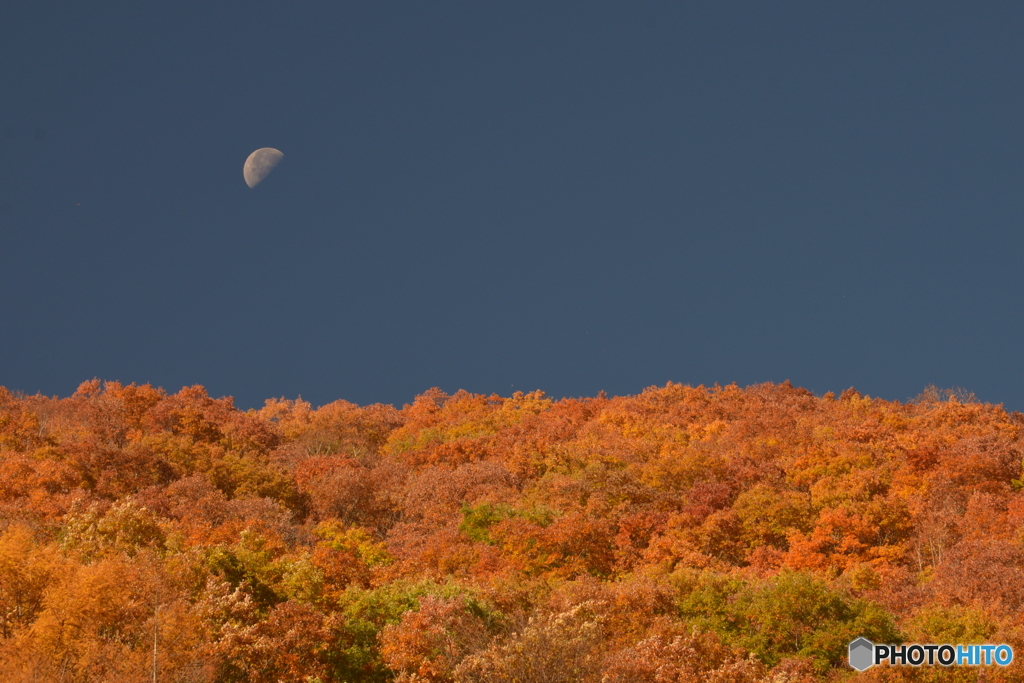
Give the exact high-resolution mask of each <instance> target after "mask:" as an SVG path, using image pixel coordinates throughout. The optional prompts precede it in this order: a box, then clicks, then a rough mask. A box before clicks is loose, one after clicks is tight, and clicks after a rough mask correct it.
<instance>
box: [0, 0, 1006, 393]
mask: <svg viewBox="0 0 1024 683" xmlns="http://www.w3.org/2000/svg"><path fill="white" fill-rule="evenodd" d="M77 4H78V7H74V6H72V5H71V4H67V3H64V4H62V5H61V6H60V7H59V9H58V6H56V5H51V4H49V3H28V2H26V3H8V5H10V6H9V7H5V8H4V9H3V10H2V11H0V385H4V386H7V387H8V388H10V389H17V390H22V391H26V392H31V393H34V392H36V391H42V392H44V393H46V394H60V395H66V394H68V393H70V392H71V391H73V390H74V388H75V387H76V386H77V385H78V384H79V383H80V382H81V381H83V380H85V379H89V378H92V377H99V378H101V379H110V380H120V381H122V382H151V383H153V384H157V385H160V386H163V387H164V388H166V389H168V390H170V391H176V390H177V389H178V388H180V387H181V386H183V385H190V384H194V383H200V384H204V385H206V387H207V389H208V390H209V391H210V393H211V394H214V395H218V396H219V395H232V396H234V397H235V398H236V401H237V403H238V404H239V405H241V406H243V407H253V406H259V405H262V402H263V400H264V399H265V398H268V397H272V396H287V397H294V396H296V395H299V394H301V395H302V396H303V397H304V398H306V399H307V400H310V401H312V402H313V403H314V404H322V403H325V402H328V401H331V400H334V399H337V398H345V399H348V400H351V401H355V402H358V403H368V402H375V401H382V402H386V403H396V404H399V405H400V404H402V403H405V402H409V401H410V400H411V399H412V398H413V397H414V396H415V395H416V394H418V393H421V392H422V391H424V390H425V389H427V388H429V387H431V386H440V387H441V388H442V389H445V390H446V391H454V390H456V389H459V388H464V389H467V390H469V391H473V392H486V393H490V392H497V393H499V394H502V395H508V394H510V393H511V392H513V391H516V390H532V389H536V388H540V389H544V390H545V391H547V392H548V393H549V394H552V395H554V396H565V395H570V396H578V395H593V394H595V393H596V392H597V391H599V390H601V389H604V390H606V391H608V392H609V393H611V394H625V393H636V392H638V391H640V390H642V389H643V388H644V387H646V386H650V385H653V384H664V383H665V382H667V381H669V380H671V381H677V382H684V383H688V384H699V383H705V384H710V383H714V382H720V383H723V384H724V383H728V382H733V381H736V382H739V383H740V384H741V385H746V384H752V383H756V382H763V381H782V380H784V379H787V378H788V379H790V380H792V381H793V383H794V384H798V385H801V386H805V387H807V388H809V389H811V390H813V391H815V392H817V393H823V392H825V391H829V390H835V391H841V390H842V389H844V388H846V387H848V386H851V385H853V386H856V387H857V388H858V389H860V390H861V391H862V392H865V393H868V394H871V395H877V396H882V397H885V398H893V399H900V400H902V399H906V398H909V397H912V396H914V395H916V394H917V393H919V392H920V391H921V390H922V388H923V387H924V386H925V385H927V384H930V383H934V384H937V385H939V386H943V387H952V386H961V387H964V388H967V389H969V390H972V391H974V392H975V393H976V394H977V395H978V396H979V398H981V399H982V400H985V401H991V402H997V403H1005V404H1006V406H1007V408H1009V409H1015V410H1024V354H1022V350H1021V349H1022V344H1021V340H1022V338H1024V315H1022V311H1021V301H1022V298H1021V292H1022V291H1024V269H1022V267H1021V257H1020V255H1021V253H1022V249H1024V234H1022V219H1024V202H1022V200H1024V194H1022V181H1024V134H1022V126H1024V70H1022V68H1021V65H1022V64H1024V21H1022V20H1024V5H1022V4H1021V3H1020V2H1004V3H957V4H955V5H954V4H949V3H940V2H934V1H933V2H919V3H907V2H892V1H891V0H887V1H885V2H859V3H843V4H845V5H847V6H845V7H843V6H841V4H840V3H821V2H789V3H781V4H780V3H764V2H758V3H754V2H750V3H730V2H715V3H679V2H668V3H645V4H644V5H643V6H642V7H638V6H636V5H637V4H636V3H600V2H587V3H568V2H563V3H526V2H515V3H490V2H488V3H481V2H472V3H440V5H443V6H442V7H439V6H437V5H439V3H421V2H407V3H394V2H374V3H318V4H317V6H316V7H314V6H312V5H313V3H301V4H296V3H275V4H270V3H260V2H247V3H232V6H231V7H226V6H222V5H223V3H160V5H162V6H156V5H154V6H151V5H150V4H149V3H124V4H116V5H115V4H112V3H108V2H90V3H77ZM321 6H324V7H321ZM265 146H270V147H276V148H278V149H280V150H281V151H283V152H284V154H285V158H284V161H283V162H282V163H281V165H280V166H278V168H277V169H276V170H275V171H274V172H273V174H271V176H270V177H269V178H268V179H267V180H266V181H264V182H263V184H261V185H260V186H258V187H257V188H256V189H254V190H250V189H249V188H248V187H247V186H246V185H245V182H244V181H243V179H242V164H243V162H244V161H245V159H246V157H247V156H248V154H249V153H250V152H252V151H253V150H254V149H256V148H258V147H265Z"/></svg>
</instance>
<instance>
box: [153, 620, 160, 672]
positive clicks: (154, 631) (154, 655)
mask: <svg viewBox="0 0 1024 683" xmlns="http://www.w3.org/2000/svg"><path fill="white" fill-rule="evenodd" d="M159 613H160V607H158V606H157V607H154V608H153V683H157V680H156V636H157V627H158V626H159V623H160V622H159V621H158V620H157V615H159Z"/></svg>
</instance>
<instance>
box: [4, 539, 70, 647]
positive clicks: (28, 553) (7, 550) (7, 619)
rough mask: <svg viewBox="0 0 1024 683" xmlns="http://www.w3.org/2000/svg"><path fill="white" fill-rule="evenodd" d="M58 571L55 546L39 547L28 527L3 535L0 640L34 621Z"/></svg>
mask: <svg viewBox="0 0 1024 683" xmlns="http://www.w3.org/2000/svg"><path fill="white" fill-rule="evenodd" d="M58 570H59V563H58V561H57V557H56V553H55V551H54V549H53V548H47V547H40V546H38V545H37V544H36V542H35V539H34V538H33V534H32V532H31V531H30V530H29V529H28V528H27V527H24V526H12V527H9V528H8V529H7V531H5V532H4V533H3V535H2V536H0V639H3V638H10V637H12V636H13V635H14V634H15V633H16V632H17V631H18V630H19V629H22V628H24V627H26V626H27V625H29V624H31V623H32V621H33V620H34V619H35V616H36V613H37V612H38V611H39V610H40V609H41V608H42V602H43V595H44V592H45V591H46V589H47V587H48V586H49V585H50V583H51V582H52V581H53V580H54V577H55V576H56V574H57V573H58Z"/></svg>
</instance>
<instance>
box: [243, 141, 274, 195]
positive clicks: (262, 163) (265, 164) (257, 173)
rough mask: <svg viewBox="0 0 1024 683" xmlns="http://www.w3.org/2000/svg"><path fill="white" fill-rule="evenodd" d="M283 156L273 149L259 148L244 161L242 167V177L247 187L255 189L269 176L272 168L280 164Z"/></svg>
mask: <svg viewBox="0 0 1024 683" xmlns="http://www.w3.org/2000/svg"><path fill="white" fill-rule="evenodd" d="M281 159H284V154H281V152H280V151H279V150H276V149H274V148H273V147H261V148H260V149H258V150H256V151H255V152H253V153H252V154H250V155H249V158H248V159H246V160H245V166H243V167H242V175H243V176H244V177H245V184H246V185H248V186H249V187H256V186H257V185H259V184H260V183H261V182H263V179H264V178H266V177H267V176H268V175H270V172H271V171H273V170H274V167H275V166H277V165H278V164H279V163H281Z"/></svg>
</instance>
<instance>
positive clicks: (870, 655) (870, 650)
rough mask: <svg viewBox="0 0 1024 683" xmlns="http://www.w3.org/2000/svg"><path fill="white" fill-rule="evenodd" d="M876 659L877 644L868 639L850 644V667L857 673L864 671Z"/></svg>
mask: <svg viewBox="0 0 1024 683" xmlns="http://www.w3.org/2000/svg"><path fill="white" fill-rule="evenodd" d="M874 659H875V644H874V643H872V642H871V641H870V640H868V639H867V638H858V639H857V640H855V641H853V642H852V643H850V666H852V667H853V668H854V669H856V670H857V671H864V670H865V669H867V668H868V667H870V666H871V665H872V664H874V663H875V662H874Z"/></svg>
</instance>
